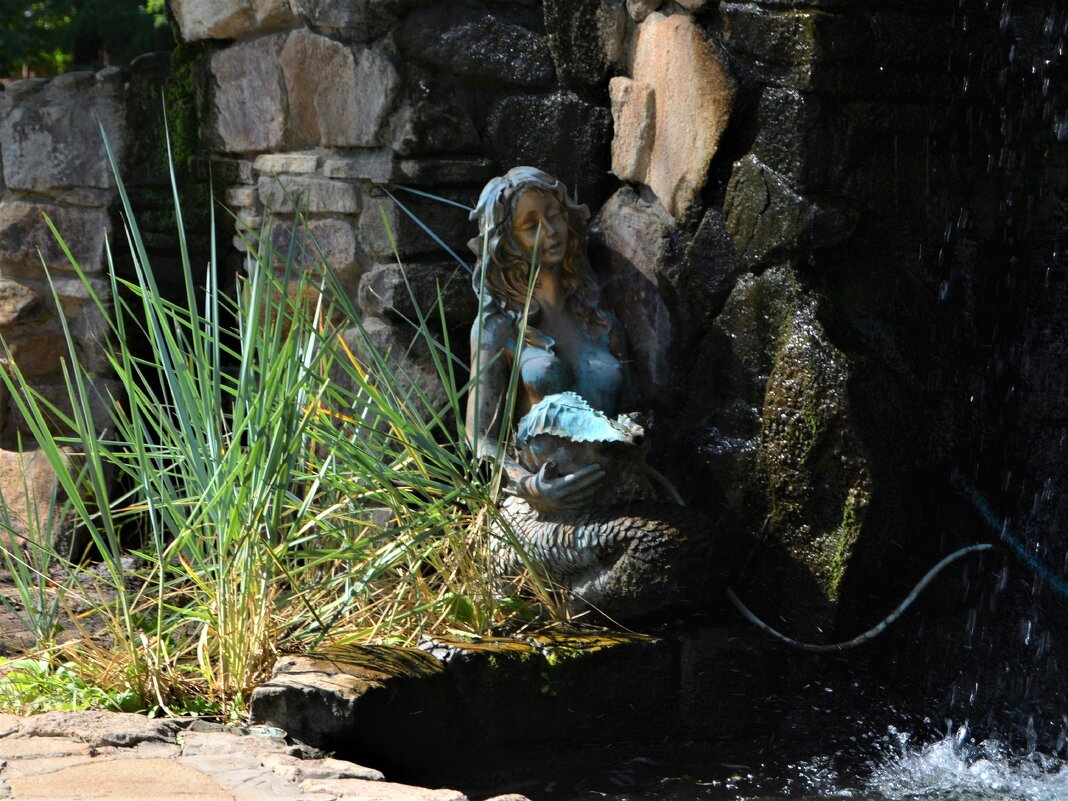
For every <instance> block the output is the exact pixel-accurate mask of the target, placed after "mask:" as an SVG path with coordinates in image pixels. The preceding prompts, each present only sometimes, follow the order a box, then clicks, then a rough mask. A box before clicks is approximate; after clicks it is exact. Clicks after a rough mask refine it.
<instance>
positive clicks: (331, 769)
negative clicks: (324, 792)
mask: <svg viewBox="0 0 1068 801" xmlns="http://www.w3.org/2000/svg"><path fill="white" fill-rule="evenodd" d="M260 762H261V763H262V764H263V766H264V767H267V768H270V769H271V770H272V771H274V772H275V773H277V774H278V775H279V776H282V777H283V778H285V779H287V780H288V781H292V782H302V781H304V780H305V779H363V780H365V781H383V780H384V779H385V778H386V777H385V776H383V775H382V771H379V770H375V769H374V768H365V767H364V766H363V765H357V764H355V763H354V762H348V761H346V760H344V759H333V758H331V757H326V758H324V759H317V760H315V761H310V760H305V759H300V758H299V757H295V756H290V755H288V754H266V755H264V756H261V757H260Z"/></svg>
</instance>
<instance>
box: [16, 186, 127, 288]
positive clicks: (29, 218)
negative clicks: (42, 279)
mask: <svg viewBox="0 0 1068 801" xmlns="http://www.w3.org/2000/svg"><path fill="white" fill-rule="evenodd" d="M45 214H47V215H48V216H49V217H50V218H51V220H52V222H53V224H54V225H55V226H56V230H58V231H59V234H60V236H62V237H63V240H64V241H65V242H66V243H67V246H68V247H69V248H70V250H71V253H72V254H73V256H74V258H75V259H76V260H77V262H78V264H79V266H80V267H81V268H82V270H84V271H85V272H87V273H98V272H100V271H101V270H103V269H104V238H105V236H106V235H107V234H108V233H109V232H110V230H111V220H110V218H109V215H108V213H107V212H106V211H105V210H103V209H79V208H70V207H63V206H53V205H50V204H38V203H30V202H27V201H22V200H8V201H4V202H0V269H2V270H3V271H4V273H5V274H7V275H31V276H36V275H38V274H39V273H40V268H41V261H42V259H43V261H44V263H45V265H46V266H47V267H48V269H50V270H69V269H70V263H69V262H68V260H67V257H66V255H64V253H63V249H62V247H60V245H59V243H58V242H57V241H56V238H55V236H54V235H53V233H52V231H51V230H50V229H49V228H48V224H47V223H46V222H45V220H44V216H43V215H45Z"/></svg>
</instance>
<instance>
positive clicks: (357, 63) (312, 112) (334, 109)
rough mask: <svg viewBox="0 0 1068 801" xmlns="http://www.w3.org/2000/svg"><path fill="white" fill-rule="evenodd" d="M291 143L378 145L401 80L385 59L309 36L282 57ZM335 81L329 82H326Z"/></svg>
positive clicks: (296, 36) (294, 38) (294, 36)
mask: <svg viewBox="0 0 1068 801" xmlns="http://www.w3.org/2000/svg"><path fill="white" fill-rule="evenodd" d="M280 58H281V66H282V72H283V74H284V75H285V84H286V93H287V97H288V101H289V108H288V113H289V117H288V122H289V126H290V129H291V141H292V142H293V143H295V144H297V145H298V146H315V145H323V146H324V147H370V146H372V145H375V144H377V143H378V139H379V133H380V131H381V128H382V124H383V122H384V121H385V118H386V115H387V114H388V112H389V111H390V109H391V108H392V106H393V103H394V101H395V99H396V96H397V91H398V88H399V85H400V77H399V76H398V74H397V71H396V70H395V69H394V67H393V65H392V64H391V63H390V61H389V59H387V58H386V57H385V56H384V55H382V54H381V53H379V52H378V51H376V50H372V49H370V48H367V47H354V46H348V45H344V44H342V43H340V42H336V41H334V40H333V39H329V38H327V37H325V36H320V35H318V34H315V33H312V32H311V31H307V30H296V31H293V33H291V34H290V35H289V38H288V39H287V40H286V43H285V46H284V47H283V48H282V52H281V56H280ZM324 75H329V76H330V80H329V81H324V80H323V76H324Z"/></svg>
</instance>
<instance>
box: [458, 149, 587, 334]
mask: <svg viewBox="0 0 1068 801" xmlns="http://www.w3.org/2000/svg"><path fill="white" fill-rule="evenodd" d="M529 191H535V192H546V193H548V194H550V195H552V196H553V197H555V198H556V200H557V201H558V202H559V203H560V209H561V211H562V213H563V215H564V219H565V220H566V221H567V247H566V249H565V251H564V259H563V263H562V265H561V267H562V274H561V281H562V284H563V289H564V292H565V293H566V294H567V296H568V305H569V307H570V308H571V309H572V310H573V311H574V312H575V313H576V314H577V315H578V316H579V317H580V318H581V319H582V320H584V321H585V322H587V323H588V324H590V325H594V326H598V327H606V326H607V325H608V318H607V317H606V316H605V314H604V312H603V311H602V310H601V302H600V291H599V290H598V286H597V282H596V280H595V279H594V276H593V271H592V270H591V269H590V264H589V261H588V260H587V258H586V223H587V221H588V220H589V218H590V210H589V207H587V206H586V205H584V204H579V203H576V202H575V200H574V199H573V198H572V197H571V194H570V193H569V192H568V191H567V187H566V186H564V184H563V182H562V181H560V180H559V179H557V178H553V177H552V176H551V175H549V174H548V173H546V172H543V171H542V170H539V169H537V168H536V167H513V168H512V169H511V170H509V171H508V172H507V173H505V174H504V175H502V176H500V177H498V178H494V179H493V180H491V181H490V182H489V183H488V184H486V186H485V188H484V189H483V190H482V194H481V195H480V196H479V198H478V204H477V205H476V206H475V209H474V211H472V212H471V219H472V220H478V230H479V236H478V237H476V238H474V239H472V240H471V241H470V242H469V243H468V246H469V247H470V248H471V249H472V250H473V251H474V252H475V254H476V255H477V256H478V263H477V265H476V267H475V272H474V276H473V277H472V282H473V285H474V288H475V292H476V293H478V292H480V291H481V290H482V289H483V273H485V279H484V280H485V293H484V296H483V297H482V299H481V302H482V313H483V314H485V313H487V312H492V311H497V312H501V313H504V314H507V315H508V316H510V317H512V318H513V319H518V318H519V316H520V315H521V314H522V312H523V308H524V306H525V305H526V299H527V289H528V286H529V278H530V268H531V254H530V253H525V252H524V251H523V249H522V247H520V245H519V243H518V242H516V241H515V237H514V236H513V235H512V221H513V219H514V217H515V208H516V203H517V202H518V200H519V197H520V195H522V194H523V193H524V192H529ZM483 249H485V263H483ZM538 311H539V309H538V303H537V301H536V300H534V299H533V298H531V301H530V314H529V322H528V325H527V334H526V337H525V340H526V342H527V344H532V345H536V346H537V347H546V346H547V345H548V344H549V343H551V340H549V339H548V338H547V337H546V336H545V335H544V334H542V333H541V332H540V331H539V330H538V329H537V327H536V324H537V319H538Z"/></svg>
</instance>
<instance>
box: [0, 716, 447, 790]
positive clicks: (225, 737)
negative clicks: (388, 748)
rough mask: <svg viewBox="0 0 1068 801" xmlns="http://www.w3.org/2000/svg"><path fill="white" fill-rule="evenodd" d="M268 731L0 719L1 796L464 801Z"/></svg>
mask: <svg viewBox="0 0 1068 801" xmlns="http://www.w3.org/2000/svg"><path fill="white" fill-rule="evenodd" d="M307 754H308V749H307V748H306V747H304V746H301V745H299V744H294V743H292V742H290V741H288V740H287V737H286V733H285V732H283V731H280V730H278V729H274V728H268V727H249V728H240V727H233V726H222V725H219V724H212V723H207V722H205V721H201V720H190V719H173V720H167V719H164V720H154V719H150V718H146V717H143V716H141V715H127V714H119V713H114V712H104V711H100V710H90V711H84V712H49V713H46V714H43V715H38V716H30V717H17V716H14V715H0V798H20V799H34V798H41V799H45V798H47V799H51V800H52V801H55V799H64V801H82V800H83V799H85V800H86V801H88V799H109V801H127V799H128V801H143V799H146V798H151V799H153V801H467V797H466V796H465V795H464V794H463V793H460V792H458V791H456V790H446V789H427V788H422V787H414V786H411V785H407V784H397V783H395V782H387V781H385V777H384V776H383V775H382V773H381V772H379V771H377V770H375V769H374V768H368V767H364V766H362V765H357V764H354V763H352V762H347V761H345V760H341V759H334V758H332V757H327V756H321V757H317V758H316V757H308V756H307Z"/></svg>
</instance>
